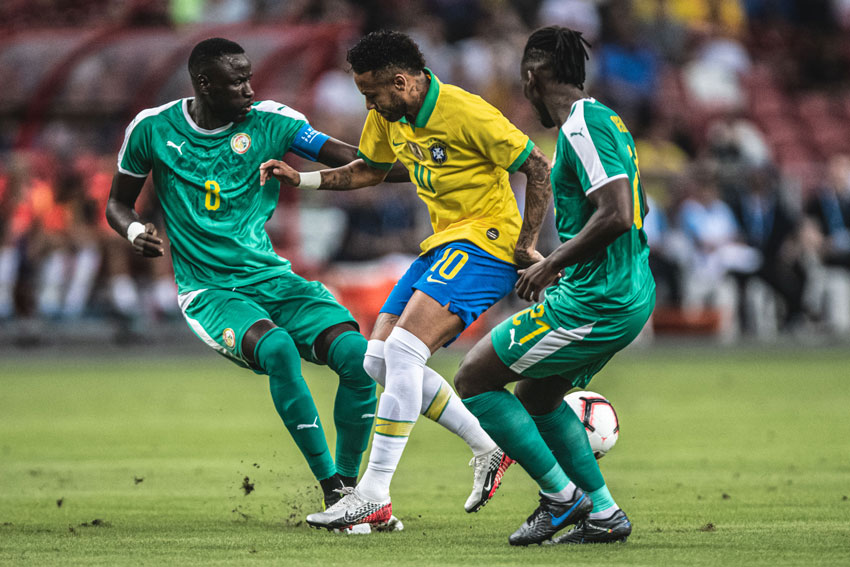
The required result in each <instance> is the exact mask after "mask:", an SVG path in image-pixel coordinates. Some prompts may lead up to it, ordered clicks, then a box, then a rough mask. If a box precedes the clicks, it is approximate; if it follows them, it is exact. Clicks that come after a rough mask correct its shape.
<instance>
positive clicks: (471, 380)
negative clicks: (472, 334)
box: [455, 338, 514, 398]
mask: <svg viewBox="0 0 850 567" xmlns="http://www.w3.org/2000/svg"><path fill="white" fill-rule="evenodd" d="M484 341H487V339H486V338H485V339H483V340H482V341H479V342H478V344H476V345H475V346H474V347H472V350H471V351H469V352H468V353H467V355H466V356H465V357H464V359H463V362H461V363H460V368H459V369H458V371H457V374H456V375H455V388H456V389H457V393H458V395H459V396H460V397H461V398H471V397H472V396H477V395H478V394H483V393H484V392H492V391H495V390H499V389H501V388H504V387H505V385H506V384H508V383H510V382H512V381H513V380H514V378H513V376H512V375H511V373H510V372H509V371H507V369H506V368H504V365H503V364H501V362H500V361H498V359H495V360H494V357H495V353H492V352H490V351H488V350H487V346H486V345H487V344H489V343H485V342H484ZM491 350H492V349H491Z"/></svg>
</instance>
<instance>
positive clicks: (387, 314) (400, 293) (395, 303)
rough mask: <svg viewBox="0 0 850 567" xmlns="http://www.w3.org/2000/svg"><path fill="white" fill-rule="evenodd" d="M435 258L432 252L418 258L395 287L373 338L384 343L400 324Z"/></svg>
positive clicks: (378, 320) (381, 312)
mask: <svg viewBox="0 0 850 567" xmlns="http://www.w3.org/2000/svg"><path fill="white" fill-rule="evenodd" d="M433 256H434V254H433V253H432V252H428V253H427V254H423V255H422V256H419V257H418V258H416V260H414V261H413V263H412V264H410V267H409V268H407V271H406V272H405V273H404V275H403V276H401V278H399V280H398V281H397V282H396V284H395V285H394V286H393V289H392V290H391V291H390V294H389V295H388V296H387V299H386V300H385V301H384V305H383V306H381V311H380V313H378V319H377V321H375V327H374V329H373V330H372V338H373V339H377V340H381V341H384V340H386V339H387V337H389V336H390V333H391V332H392V330H393V327H395V325H396V323H397V322H398V319H399V317H400V316H401V314H402V313H403V312H404V308H405V307H407V304H408V303H409V302H410V298H411V297H413V293H414V291H416V290H415V289H414V288H413V286H414V285H415V284H416V282H417V281H418V280H419V278H420V277H422V274H424V273H425V272H427V271H428V269H429V268H430V267H431V262H432V260H431V258H432V257H433Z"/></svg>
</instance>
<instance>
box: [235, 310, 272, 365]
mask: <svg viewBox="0 0 850 567" xmlns="http://www.w3.org/2000/svg"><path fill="white" fill-rule="evenodd" d="M275 327H277V325H275V324H274V323H273V322H272V321H271V320H270V319H260V320H259V321H257V322H255V323H254V324H253V325H251V326H250V327H248V330H247V331H245V334H244V335H243V336H242V345H241V348H242V357H243V358H244V359H245V360H247V361H248V363H249V364H252V365H256V364H257V353H256V350H257V344H259V342H260V339H261V338H262V337H263V336H264V335H265V334H266V333H268V332H269V331H271V330H272V329H274V328H275Z"/></svg>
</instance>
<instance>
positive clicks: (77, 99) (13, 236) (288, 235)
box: [0, 0, 850, 348]
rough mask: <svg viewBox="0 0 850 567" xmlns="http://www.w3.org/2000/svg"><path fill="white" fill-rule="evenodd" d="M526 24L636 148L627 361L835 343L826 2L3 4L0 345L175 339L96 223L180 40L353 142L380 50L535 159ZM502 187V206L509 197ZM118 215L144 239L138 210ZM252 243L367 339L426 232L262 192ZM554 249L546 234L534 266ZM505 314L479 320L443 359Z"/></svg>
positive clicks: (168, 75)
mask: <svg viewBox="0 0 850 567" xmlns="http://www.w3.org/2000/svg"><path fill="white" fill-rule="evenodd" d="M550 24H559V25H564V26H568V27H571V28H574V29H578V30H580V31H582V32H583V33H584V35H585V37H586V38H587V39H588V40H589V41H590V42H591V43H592V45H593V48H592V50H591V51H590V56H591V58H590V61H589V62H588V80H587V83H586V90H587V92H588V93H589V94H590V95H591V96H593V97H595V98H597V99H599V100H600V101H602V102H603V103H605V104H607V105H609V106H611V107H612V108H614V110H616V111H617V112H618V113H620V115H621V116H622V117H623V119H624V120H625V122H626V124H627V125H628V127H629V129H630V130H631V132H632V134H633V136H634V138H635V140H636V146H637V150H638V155H639V158H640V171H641V179H642V182H643V185H644V188H645V190H646V192H647V194H648V195H649V196H650V198H651V205H650V207H651V209H650V213H649V215H648V216H647V218H646V221H645V228H646V230H647V233H648V235H649V238H650V243H651V248H652V253H651V262H652V268H653V273H654V274H655V278H656V281H657V284H658V307H657V310H656V313H655V315H654V317H653V319H652V321H651V324H650V325H649V326H648V328H647V329H646V331H645V332H644V335H643V336H642V338H641V341H643V342H644V343H646V342H650V341H652V340H664V339H665V338H667V337H675V338H679V337H683V336H687V337H694V338H696V339H697V340H703V339H704V340H705V341H715V342H717V343H719V344H737V343H739V342H740V341H742V340H743V341H753V342H776V341H780V342H781V341H783V340H794V341H797V340H799V339H805V340H808V341H813V342H828V343H835V342H844V341H847V340H848V339H850V80H849V79H850V75H848V73H847V70H848V69H850V33H848V31H850V1H848V0H608V1H606V0H513V1H508V0H429V1H419V0H412V1H406V2H392V1H390V0H371V1H360V2H354V1H344V0H290V1H281V2H274V1H271V0H170V1H169V0H151V1H144V0H5V1H4V2H3V3H2V5H0V32H1V33H0V76H2V77H3V78H4V85H3V88H2V89H0V344H2V345H4V347H3V348H10V347H12V348H16V347H34V346H39V345H57V344H64V345H77V344H82V343H91V342H92V341H97V342H98V343H103V344H106V343H116V344H132V343H133V342H136V341H139V340H144V341H145V342H151V341H159V342H161V343H168V342H173V341H174V340H175V339H176V340H177V341H179V342H184V341H185V342H191V341H193V340H194V339H191V337H190V336H189V334H188V333H187V332H186V329H185V324H184V323H183V322H182V316H181V314H180V311H179V309H178V307H177V303H176V287H175V285H174V282H173V275H172V272H171V266H170V263H169V259H168V258H163V259H157V260H142V259H140V258H137V257H135V256H133V255H132V253H131V249H130V246H129V245H128V244H127V242H126V241H125V239H123V238H122V237H120V236H118V235H117V234H115V233H114V232H113V231H112V230H111V229H110V228H109V227H108V225H107V224H106V220H105V218H104V208H105V204H106V199H107V197H108V194H109V188H110V184H111V178H112V175H113V173H114V171H115V161H116V155H117V152H118V149H119V147H120V145H121V142H122V139H123V133H124V129H125V128H126V126H127V124H129V122H130V121H131V120H132V118H133V117H134V115H135V114H136V113H137V112H139V111H140V110H142V109H144V108H149V107H153V106H158V105H160V104H163V103H165V102H168V101H170V100H174V99H177V98H181V97H185V96H191V94H192V90H191V85H190V83H189V78H188V73H187V70H186V61H187V59H188V55H189V52H190V51H191V49H192V47H193V46H194V45H195V44H196V43H197V42H198V41H200V40H202V39H205V38H207V37H213V36H222V37H227V38H229V39H232V40H235V41H237V42H239V43H240V44H241V45H242V46H243V47H244V48H245V50H246V52H247V54H248V56H249V57H250V59H251V60H252V63H253V67H254V79H253V87H254V89H255V91H256V97H257V99H258V100H261V99H274V100H277V101H280V102H283V103H285V104H287V105H289V106H292V107H293V108H295V109H297V110H299V111H301V112H303V113H305V114H306V115H307V116H308V118H309V120H310V122H311V123H312V125H313V126H314V127H315V128H317V129H319V130H322V131H324V132H326V133H328V134H329V135H332V136H334V137H336V138H339V139H342V140H345V141H347V142H349V143H352V144H356V143H357V141H358V139H359V136H360V129H361V126H362V123H363V120H364V117H365V113H366V111H365V106H364V102H363V99H362V97H361V95H360V94H359V93H358V91H357V89H356V88H355V86H354V82H353V79H352V76H351V74H350V73H349V72H348V70H347V64H346V63H345V51H346V49H347V48H349V47H350V46H351V45H353V43H354V42H355V41H356V40H357V38H359V37H360V36H361V35H362V34H364V33H366V32H369V31H372V30H375V29H379V28H392V29H398V30H402V31H405V32H407V33H409V34H410V35H411V36H413V37H414V38H415V40H416V41H417V42H418V44H419V46H420V48H421V49H422V51H423V53H424V55H425V58H426V61H427V64H428V66H429V67H430V68H431V69H432V70H433V71H434V72H435V74H436V75H437V76H438V77H439V78H440V79H441V80H442V81H444V82H450V83H454V84H457V85H459V86H461V87H463V88H465V89H467V90H469V91H471V92H473V93H477V94H480V95H481V96H483V97H484V98H485V99H486V100H488V101H489V102H491V103H492V104H494V105H495V106H496V107H498V108H499V109H500V110H502V112H503V113H504V114H505V115H506V116H507V117H508V118H510V119H511V120H512V121H513V122H514V123H515V124H516V125H517V126H519V127H520V128H521V129H523V130H524V131H525V132H527V133H528V134H529V135H530V136H531V138H532V139H533V140H534V141H535V143H537V144H538V145H539V146H540V147H541V148H542V149H543V150H544V153H546V154H547V155H550V156H551V155H552V154H553V153H554V148H555V135H556V132H555V131H554V130H545V129H543V128H541V126H540V125H539V123H537V121H536V120H535V119H534V117H533V114H532V112H531V109H530V107H529V106H528V104H527V103H526V102H525V100H524V99H523V97H522V92H521V88H520V83H519V59H520V55H521V53H522V49H523V46H524V44H525V41H526V39H527V37H528V35H529V33H530V32H531V31H532V30H534V29H535V28H537V27H539V26H543V25H550ZM292 160H293V163H294V164H296V165H297V166H298V167H303V168H312V167H315V166H313V165H310V164H308V163H305V162H303V161H300V160H299V159H298V158H292ZM512 183H513V187H514V189H515V191H516V193H517V198H518V200H519V202H520V206H521V207H522V201H523V191H524V177H523V176H522V175H517V176H514V178H513V179H512ZM137 209H138V210H139V211H140V212H141V213H142V216H143V218H144V219H145V220H150V221H153V222H156V223H158V224H160V226H161V217H160V215H159V213H158V206H157V203H156V200H155V198H154V196H153V193H152V191H151V188H150V187H146V189H145V191H143V193H142V196H141V198H140V201H139V203H138V205H137ZM268 230H269V233H270V234H271V236H272V239H273V241H274V243H275V246H276V247H277V248H278V251H279V252H280V254H281V255H283V256H285V257H287V258H289V259H291V260H292V262H293V266H294V268H295V270H296V271H297V272H299V273H301V274H302V275H305V276H306V277H308V278H311V279H319V280H321V281H323V282H325V283H326V284H327V285H328V286H329V287H330V288H331V289H332V291H334V293H335V294H336V295H337V297H338V298H339V299H340V300H341V301H342V303H343V304H345V305H346V306H347V307H349V309H351V311H352V312H353V313H354V315H355V317H357V319H358V320H359V321H360V322H361V325H362V326H363V327H364V330H365V331H366V332H367V334H368V331H369V328H370V327H371V324H372V322H373V321H374V317H375V315H376V314H377V312H378V309H379V308H380V306H381V304H382V303H383V300H384V298H385V297H386V294H387V293H388V292H389V289H390V288H391V287H392V284H393V283H394V282H395V280H396V279H397V278H398V277H399V276H400V274H401V273H403V271H404V270H405V269H406V268H407V266H408V265H409V262H410V261H411V260H412V259H413V257H414V256H415V255H416V254H417V253H418V243H419V242H420V241H421V240H422V239H423V238H424V237H425V236H426V235H427V234H429V233H430V230H431V229H430V224H429V220H428V214H427V211H426V209H425V206H424V204H422V203H421V202H420V201H419V200H418V198H417V197H416V195H415V191H414V187H413V185H412V184H404V185H382V186H379V187H376V188H370V189H364V190H360V191H355V192H350V193H334V194H330V193H315V192H313V193H310V194H307V193H300V192H298V191H296V190H294V189H291V188H284V189H283V190H282V191H281V200H280V205H279V210H278V211H277V213H276V215H275V216H274V217H273V219H272V220H271V221H270V223H269V225H268ZM557 244H558V240H557V234H556V232H555V230H554V226H553V224H552V220H551V219H550V220H549V222H548V223H547V226H546V228H545V229H544V235H543V237H542V239H541V244H540V248H541V250H542V251H543V252H544V253H546V252H549V251H551V250H552V249H553V248H554V247H556V246H557ZM520 305H521V304H520V302H519V300H518V299H516V298H509V299H507V300H505V301H503V302H502V303H501V304H499V305H497V306H496V307H495V308H494V309H492V310H491V311H490V312H489V313H488V314H487V315H485V317H483V318H482V320H480V321H479V322H477V323H476V324H475V325H474V326H473V328H472V329H470V330H469V331H468V332H467V333H466V334H465V338H466V346H468V343H469V341H470V340H474V339H476V338H477V337H479V336H481V335H482V334H483V333H484V332H486V330H487V329H489V328H490V327H491V326H492V325H493V324H495V323H496V322H497V321H499V320H500V319H501V318H502V317H504V316H505V315H506V314H507V313H508V312H509V311H512V310H515V309H517V308H518V307H520ZM195 342H197V343H198V345H199V346H200V342H198V341H195ZM461 348H465V345H464V344H463V343H462V344H461Z"/></svg>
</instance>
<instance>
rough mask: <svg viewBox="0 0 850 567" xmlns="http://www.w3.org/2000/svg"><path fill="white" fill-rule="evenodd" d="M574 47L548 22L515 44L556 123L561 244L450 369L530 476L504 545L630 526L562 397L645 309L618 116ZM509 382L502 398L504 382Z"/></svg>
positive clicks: (631, 171)
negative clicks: (502, 316)
mask: <svg viewBox="0 0 850 567" xmlns="http://www.w3.org/2000/svg"><path fill="white" fill-rule="evenodd" d="M585 45H586V42H585V41H584V39H583V38H582V37H581V34H580V33H578V32H575V31H572V30H569V29H567V28H562V27H555V26H553V27H547V28H542V29H539V30H537V31H536V32H534V33H533V34H532V35H531V37H530V38H529V39H528V43H527V44H526V47H525V51H524V53H523V58H522V80H523V87H524V92H525V96H526V98H527V99H528V100H529V101H530V102H531V105H532V106H533V107H534V109H535V111H536V112H537V114H538V116H539V118H540V122H541V123H542V124H543V125H544V126H545V127H547V128H551V127H555V126H557V127H559V131H558V145H557V150H556V154H555V161H554V163H553V166H552V172H551V183H552V191H553V193H554V197H555V212H556V223H557V228H558V233H559V235H560V238H561V242H562V244H561V245H560V246H559V247H558V248H557V249H556V250H555V251H554V252H552V253H551V254H550V255H549V256H548V257H546V258H545V259H543V260H541V261H539V262H537V263H535V264H533V265H532V266H530V267H529V268H527V269H525V270H521V271H520V277H519V280H518V281H517V284H516V290H517V293H518V294H519V295H520V297H522V298H523V299H527V300H531V301H539V302H538V303H536V304H534V305H533V306H532V307H529V308H528V309H524V310H522V311H520V312H519V313H516V314H515V315H514V316H513V317H510V318H509V319H506V320H505V321H503V322H502V323H500V324H499V325H498V326H496V328H495V329H493V331H492V332H491V333H490V335H489V336H488V337H485V338H484V339H482V340H481V341H479V342H478V344H477V345H475V347H473V349H472V350H471V351H470V352H469V354H468V355H467V356H466V358H465V359H464V361H463V363H462V364H461V367H460V370H459V371H458V374H457V376H456V377H455V385H456V386H457V390H458V393H459V394H460V395H461V397H462V398H463V402H464V403H465V404H466V406H467V407H468V408H469V409H470V411H471V412H472V413H473V414H474V415H475V416H476V417H478V420H479V422H480V423H481V425H482V427H484V429H485V430H486V431H487V433H489V434H490V436H491V437H492V438H493V440H495V441H496V442H497V443H498V444H499V446H500V447H502V448H503V449H504V451H505V452H506V453H507V454H508V455H510V456H511V458H513V459H515V460H516V461H517V462H519V463H520V465H522V466H523V468H525V470H526V471H527V472H528V473H529V474H530V475H531V476H532V478H534V480H535V481H537V483H538V485H539V486H540V505H539V507H538V508H537V509H536V510H535V511H534V512H533V513H532V514H531V516H529V518H528V519H527V520H526V521H525V522H524V523H523V524H522V526H520V528H519V529H518V530H517V531H516V532H514V533H513V534H512V535H511V536H510V537H509V542H510V543H511V544H513V545H528V544H531V543H542V542H544V541H547V540H549V539H550V538H551V537H552V536H553V535H554V534H555V533H556V532H558V531H559V530H560V529H562V528H564V527H566V526H568V525H571V524H577V526H576V527H575V528H573V529H572V530H570V531H569V532H568V533H566V534H565V535H563V536H560V537H559V538H557V539H555V540H554V541H555V542H556V543H592V542H610V541H622V540H625V539H626V538H627V537H628V535H629V534H630V533H631V524H630V522H629V520H628V518H627V517H626V515H625V513H624V512H623V511H622V510H620V508H619V507H618V506H617V505H616V503H615V502H614V500H613V499H612V497H611V494H610V492H609V491H608V488H607V487H606V485H605V480H604V479H603V478H602V474H601V473H600V471H599V466H598V465H597V464H596V460H595V458H594V456H593V452H592V451H591V449H590V444H589V442H588V439H587V435H586V434H585V431H584V426H583V425H582V423H581V421H580V420H579V419H578V417H576V415H575V414H574V413H573V412H572V411H571V410H570V408H569V407H568V406H567V404H566V402H565V401H564V394H566V393H567V392H568V391H569V390H570V389H572V388H581V389H584V388H585V386H587V384H588V382H590V380H591V378H593V376H594V375H595V374H596V373H597V372H599V371H600V370H601V369H602V367H603V366H604V365H605V364H606V363H607V362H608V361H609V360H610V359H611V357H612V356H614V354H615V353H617V352H618V351H620V350H621V349H623V348H624V347H625V346H626V345H628V344H629V343H630V342H632V340H633V339H634V338H635V337H636V336H637V335H638V333H639V332H640V330H641V329H642V328H643V326H644V324H645V323H646V321H647V319H648V318H649V315H650V314H651V313H652V310H653V308H654V307H655V282H654V281H653V279H652V274H651V273H650V271H649V265H648V262H647V258H648V255H649V248H648V246H647V243H646V234H645V232H644V231H643V228H642V227H643V218H644V216H645V215H646V212H647V209H646V201H645V198H644V195H643V190H642V188H641V184H640V174H639V172H638V161H637V154H636V152H635V143H634V140H633V139H632V136H631V134H629V131H628V130H627V129H626V126H625V124H623V121H622V120H621V119H620V117H619V116H617V114H616V113H615V112H614V111H613V110H611V109H610V108H608V107H607V106H605V105H603V104H601V103H600V102H598V101H596V100H594V99H593V98H590V97H589V96H588V95H587V94H586V93H585V92H584V86H583V83H584V61H585V59H586V58H587V51H586V50H585ZM545 212H546V211H545V208H543V207H537V208H536V209H532V210H529V209H526V215H528V214H534V215H537V216H539V217H541V218H542V216H543V215H544V214H545ZM559 274H562V276H561V278H560V281H559V282H558V283H557V284H556V285H552V284H553V282H554V281H555V280H556V279H557V278H558V276H559ZM550 286H551V287H550ZM544 290H546V293H545V295H543V291H544ZM511 382H518V384H517V386H516V389H515V395H514V394H511V393H510V392H509V391H508V390H506V389H505V386H506V385H507V384H509V383H511Z"/></svg>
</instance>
